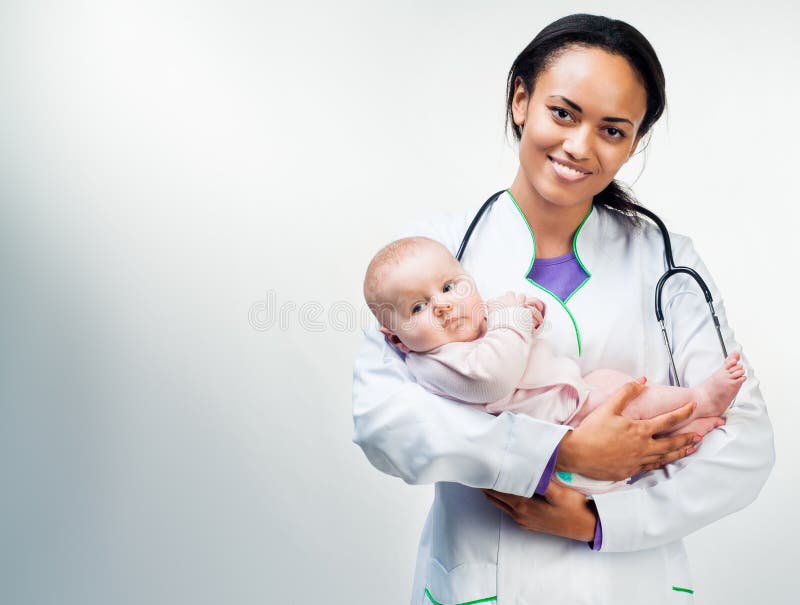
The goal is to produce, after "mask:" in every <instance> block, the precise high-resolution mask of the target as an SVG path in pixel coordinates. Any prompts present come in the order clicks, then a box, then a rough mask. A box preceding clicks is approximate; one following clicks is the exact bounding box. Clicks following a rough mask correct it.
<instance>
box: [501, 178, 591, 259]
mask: <svg viewBox="0 0 800 605" xmlns="http://www.w3.org/2000/svg"><path fill="white" fill-rule="evenodd" d="M509 191H510V192H511V195H513V196H514V199H515V200H517V203H518V204H519V207H520V210H522V214H524V215H525V220H527V221H528V225H529V226H530V228H531V231H533V236H534V237H535V238H536V258H553V257H555V256H563V255H564V254H569V253H570V252H572V241H573V239H574V237H575V231H577V230H578V227H579V226H580V224H581V223H582V222H583V219H584V218H586V215H587V214H588V212H589V210H590V209H591V207H592V201H591V200H589V201H587V202H586V203H585V204H576V205H574V206H559V205H558V204H553V203H551V202H548V201H546V200H545V199H543V198H542V197H541V196H540V195H539V194H538V192H537V191H536V190H535V189H534V188H533V187H531V185H530V183H529V182H528V180H527V179H526V178H525V176H524V175H523V174H522V170H521V169H520V171H519V172H518V173H517V178H516V179H514V183H513V184H512V185H511V187H509Z"/></svg>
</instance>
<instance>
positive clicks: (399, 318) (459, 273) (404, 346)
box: [381, 246, 486, 353]
mask: <svg viewBox="0 0 800 605" xmlns="http://www.w3.org/2000/svg"><path fill="white" fill-rule="evenodd" d="M381 293H382V296H381V300H382V301H383V304H388V305H390V307H391V312H390V313H388V314H387V315H388V316H389V317H390V318H391V321H390V324H391V325H387V326H384V327H383V328H382V331H383V332H384V334H386V335H387V337H388V338H389V339H390V341H391V342H392V343H393V344H394V345H395V346H397V347H398V348H399V349H400V350H401V351H403V352H404V353H407V352H409V351H416V352H425V351H430V350H431V349H435V348H437V347H440V346H442V345H444V344H447V343H450V342H466V341H470V340H475V339H476V338H478V337H479V336H480V335H481V334H482V333H483V330H484V322H485V318H486V312H485V307H484V304H483V300H482V299H481V297H480V294H479V293H478V289H477V288H476V287H475V283H474V282H473V281H472V278H471V277H470V276H469V275H467V274H466V273H465V272H464V269H462V268H461V265H460V264H459V263H458V261H456V259H455V258H453V256H452V255H451V254H450V253H449V252H448V251H447V250H446V249H444V248H442V249H439V248H438V247H434V246H424V247H421V248H419V249H417V250H414V251H412V252H410V253H409V254H408V256H407V257H406V258H405V259H403V261H402V262H401V263H400V264H399V265H395V266H392V267H389V268H388V269H387V271H386V273H385V275H384V276H383V279H382V280H381Z"/></svg>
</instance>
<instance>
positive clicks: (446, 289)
mask: <svg viewBox="0 0 800 605" xmlns="http://www.w3.org/2000/svg"><path fill="white" fill-rule="evenodd" d="M455 287H456V282H454V281H449V282H447V283H446V284H445V285H444V286H442V292H450V291H451V290H453V289H454V288H455Z"/></svg>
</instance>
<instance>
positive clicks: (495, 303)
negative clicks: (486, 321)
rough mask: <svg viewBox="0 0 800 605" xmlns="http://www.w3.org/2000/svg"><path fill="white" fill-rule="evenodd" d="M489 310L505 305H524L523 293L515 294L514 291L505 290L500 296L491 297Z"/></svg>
mask: <svg viewBox="0 0 800 605" xmlns="http://www.w3.org/2000/svg"><path fill="white" fill-rule="evenodd" d="M488 304H489V311H495V310H499V309H505V308H507V307H524V306H526V300H525V295H524V294H515V293H514V292H506V293H505V294H503V295H502V296H498V297H497V298H493V299H491V300H490V301H489V303H488Z"/></svg>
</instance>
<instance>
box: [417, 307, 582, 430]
mask: <svg viewBox="0 0 800 605" xmlns="http://www.w3.org/2000/svg"><path fill="white" fill-rule="evenodd" d="M494 302H496V301H493V303H492V304H491V305H490V311H489V313H488V317H487V321H486V334H485V335H484V336H483V337H480V338H477V339H476V340H473V341H470V342H452V343H449V344H446V345H443V346H441V347H438V348H436V349H434V350H432V351H429V352H427V353H409V354H408V355H407V356H406V365H408V368H409V369H410V370H411V373H412V374H414V377H415V378H416V379H417V382H418V383H419V384H421V385H422V386H423V387H425V388H426V389H428V390H429V391H433V392H434V393H437V394H440V395H444V396H445V397H450V398H452V399H458V400H459V401H463V402H465V403H472V404H481V405H482V406H483V407H484V409H485V410H486V411H487V412H490V413H492V414H499V413H500V412H517V413H521V414H528V415H530V416H534V417H536V418H539V419H541V420H546V421H548V422H553V423H556V424H567V423H569V421H570V420H571V419H572V418H573V416H575V414H576V412H577V411H578V409H580V406H582V405H583V404H584V402H585V401H586V398H587V397H588V395H589V387H588V386H587V385H586V384H585V383H584V381H583V378H582V377H581V373H580V370H579V368H578V365H577V364H576V363H575V362H574V361H572V360H571V359H569V358H568V357H559V356H556V355H555V353H554V352H553V350H552V348H551V347H550V345H549V344H548V342H547V341H546V340H544V339H541V338H535V337H534V336H533V334H532V332H533V318H532V317H531V311H530V309H529V308H528V307H523V306H503V307H500V308H498V307H497V305H495V304H494Z"/></svg>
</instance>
